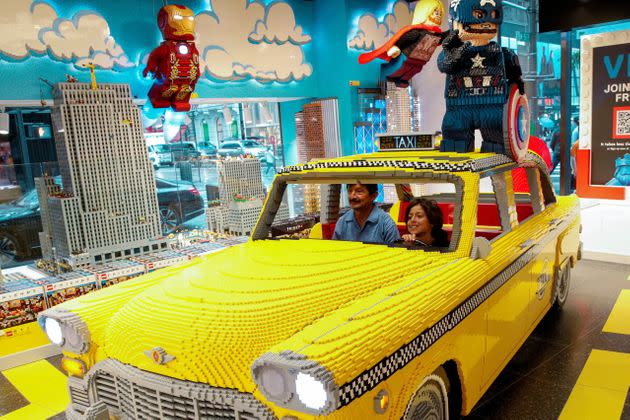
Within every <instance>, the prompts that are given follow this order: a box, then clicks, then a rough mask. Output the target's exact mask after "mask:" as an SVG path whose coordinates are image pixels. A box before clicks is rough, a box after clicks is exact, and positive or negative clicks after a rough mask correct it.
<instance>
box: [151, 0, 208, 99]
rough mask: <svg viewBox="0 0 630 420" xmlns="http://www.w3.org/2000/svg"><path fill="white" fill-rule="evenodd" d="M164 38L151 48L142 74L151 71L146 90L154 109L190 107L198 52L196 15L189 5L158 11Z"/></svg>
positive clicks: (197, 75)
mask: <svg viewBox="0 0 630 420" xmlns="http://www.w3.org/2000/svg"><path fill="white" fill-rule="evenodd" d="M157 20H158V27H159V28H160V31H161V32H162V36H163V38H164V41H162V43H161V44H160V46H159V47H157V48H156V49H154V50H153V51H151V54H150V55H149V60H148V62H147V66H146V67H145V69H144V71H143V72H142V74H143V75H144V76H145V77H146V76H147V74H148V73H149V72H151V73H152V74H153V78H154V79H155V82H154V83H153V86H152V87H151V89H150V90H149V100H150V101H151V104H152V105H153V107H154V108H168V107H172V108H173V109H174V110H175V111H189V110H190V103H189V100H190V95H191V94H192V93H193V91H194V90H195V84H196V83H197V79H199V51H197V47H196V46H195V42H194V41H195V17H194V15H193V12H192V10H190V9H189V8H188V7H185V6H180V5H176V4H171V5H168V6H164V7H162V8H161V9H160V11H159V12H158V18H157Z"/></svg>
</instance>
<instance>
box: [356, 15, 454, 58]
mask: <svg viewBox="0 0 630 420" xmlns="http://www.w3.org/2000/svg"><path fill="white" fill-rule="evenodd" d="M413 29H425V30H427V31H431V32H434V33H437V34H440V33H442V29H440V27H439V26H432V25H425V24H424V23H421V24H419V25H407V26H405V27H403V28H402V29H401V30H400V31H398V32H396V34H395V35H394V36H393V37H391V38H390V40H389V41H387V42H386V43H385V44H384V45H382V46H380V47H379V48H377V49H375V50H373V51H370V52H366V53H363V54H361V55H360V56H359V64H365V63H369V62H370V61H372V60H374V59H375V58H380V59H381V60H385V61H387V62H389V61H390V60H391V59H392V57H390V56H388V55H387V51H389V49H390V48H391V47H393V46H394V45H396V42H398V40H399V39H400V38H401V37H402V36H403V35H404V34H406V33H407V32H409V31H411V30H413Z"/></svg>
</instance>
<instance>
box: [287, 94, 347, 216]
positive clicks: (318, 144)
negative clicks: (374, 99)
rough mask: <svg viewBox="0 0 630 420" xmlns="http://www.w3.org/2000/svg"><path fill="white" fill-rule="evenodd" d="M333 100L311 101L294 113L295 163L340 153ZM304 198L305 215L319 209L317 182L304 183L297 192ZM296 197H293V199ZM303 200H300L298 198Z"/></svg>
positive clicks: (336, 117)
mask: <svg viewBox="0 0 630 420" xmlns="http://www.w3.org/2000/svg"><path fill="white" fill-rule="evenodd" d="M332 101H335V100H333V99H327V100H319V101H314V102H311V103H309V104H306V105H304V108H303V110H302V111H301V112H298V113H296V114H295V123H296V143H297V149H298V162H299V163H308V162H310V161H312V160H316V159H323V158H332V157H337V156H341V142H340V137H339V117H338V115H337V113H336V106H335V105H336V104H334V103H333V102H332ZM297 195H300V196H301V197H300V198H303V203H304V209H303V213H304V214H314V213H317V212H319V207H320V206H319V202H320V189H319V186H318V185H305V186H304V187H303V188H301V191H300V192H299V193H298V194H297ZM296 198H297V197H294V200H293V201H294V202H295V201H297V200H296ZM300 201H302V200H300Z"/></svg>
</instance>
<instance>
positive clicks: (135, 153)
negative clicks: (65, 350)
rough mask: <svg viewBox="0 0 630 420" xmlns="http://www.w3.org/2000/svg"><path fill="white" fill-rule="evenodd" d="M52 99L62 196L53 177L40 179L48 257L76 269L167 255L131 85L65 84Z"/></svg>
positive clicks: (45, 254)
mask: <svg viewBox="0 0 630 420" xmlns="http://www.w3.org/2000/svg"><path fill="white" fill-rule="evenodd" d="M54 98H55V105H54V108H53V126H54V131H55V145H56V148H57V155H58V156H59V165H60V172H61V180H62V184H63V189H62V188H61V187H60V186H59V185H56V184H55V182H54V179H53V178H52V177H50V176H44V177H41V178H38V179H36V186H37V192H38V198H39V203H40V207H41V215H42V229H43V232H42V233H41V235H40V238H41V244H42V254H43V257H44V258H45V259H55V260H56V259H57V258H61V259H63V260H64V261H67V263H68V264H70V265H71V266H72V267H78V266H86V265H90V264H95V263H99V262H109V261H113V260H119V259H123V258H128V257H130V256H133V255H140V254H146V253H148V252H151V251H156V250H158V249H161V248H166V246H167V243H166V240H165V239H163V238H162V239H161V230H160V217H159V212H158V202H157V195H156V186H155V180H154V176H153V169H152V167H151V163H150V162H149V159H148V156H147V147H146V143H145V140H144V137H143V135H142V124H141V122H140V114H139V110H138V107H137V106H136V105H135V104H134V102H133V98H132V96H131V91H130V88H129V85H124V84H100V85H99V89H97V90H93V89H91V88H90V85H89V84H87V83H60V84H57V85H56V86H55V88H54Z"/></svg>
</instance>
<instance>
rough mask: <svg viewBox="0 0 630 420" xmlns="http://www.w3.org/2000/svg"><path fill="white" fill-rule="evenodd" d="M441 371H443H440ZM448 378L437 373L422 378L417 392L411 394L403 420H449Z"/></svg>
mask: <svg viewBox="0 0 630 420" xmlns="http://www.w3.org/2000/svg"><path fill="white" fill-rule="evenodd" d="M442 371H443V369H442ZM447 383H448V378H447V377H446V375H441V374H440V372H439V371H436V372H434V373H433V374H432V375H429V376H427V377H426V378H424V380H423V381H422V383H421V384H420V386H419V387H418V390H417V391H416V392H415V393H414V394H413V396H412V397H411V400H410V401H409V404H407V408H406V410H405V414H404V415H403V417H402V418H403V419H404V420H420V419H435V420H448V419H449V402H448V391H447V389H448V385H447Z"/></svg>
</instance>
